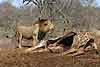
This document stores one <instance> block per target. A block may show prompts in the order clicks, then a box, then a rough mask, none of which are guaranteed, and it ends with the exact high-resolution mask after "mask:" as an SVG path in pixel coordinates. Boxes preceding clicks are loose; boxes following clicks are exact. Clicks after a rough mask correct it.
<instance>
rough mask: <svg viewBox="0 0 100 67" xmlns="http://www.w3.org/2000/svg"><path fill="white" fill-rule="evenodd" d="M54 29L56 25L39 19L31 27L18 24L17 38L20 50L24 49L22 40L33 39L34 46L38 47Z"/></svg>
mask: <svg viewBox="0 0 100 67" xmlns="http://www.w3.org/2000/svg"><path fill="white" fill-rule="evenodd" d="M52 29H54V24H53V23H52V22H51V21H50V20H48V19H39V20H37V21H36V22H34V23H32V24H31V26H25V25H18V24H16V38H17V41H18V48H22V45H21V44H22V39H23V38H25V39H29V38H32V39H33V45H32V46H36V45H37V43H38V42H40V41H41V40H43V39H45V38H46V34H47V32H49V31H50V30H52Z"/></svg>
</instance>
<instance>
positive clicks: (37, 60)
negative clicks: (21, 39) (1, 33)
mask: <svg viewBox="0 0 100 67" xmlns="http://www.w3.org/2000/svg"><path fill="white" fill-rule="evenodd" d="M13 42H14V41H13ZM13 42H12V40H10V39H0V47H1V49H0V67H100V55H97V54H96V53H95V51H90V52H87V53H86V54H84V55H80V56H76V57H68V56H66V55H65V56H56V57H53V56H54V55H55V53H49V52H48V53H47V52H43V53H24V52H23V50H24V48H23V49H15V46H16V45H15V43H13ZM96 43H97V45H98V47H99V49H100V38H99V37H98V38H96ZM11 46H13V47H11Z"/></svg>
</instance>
